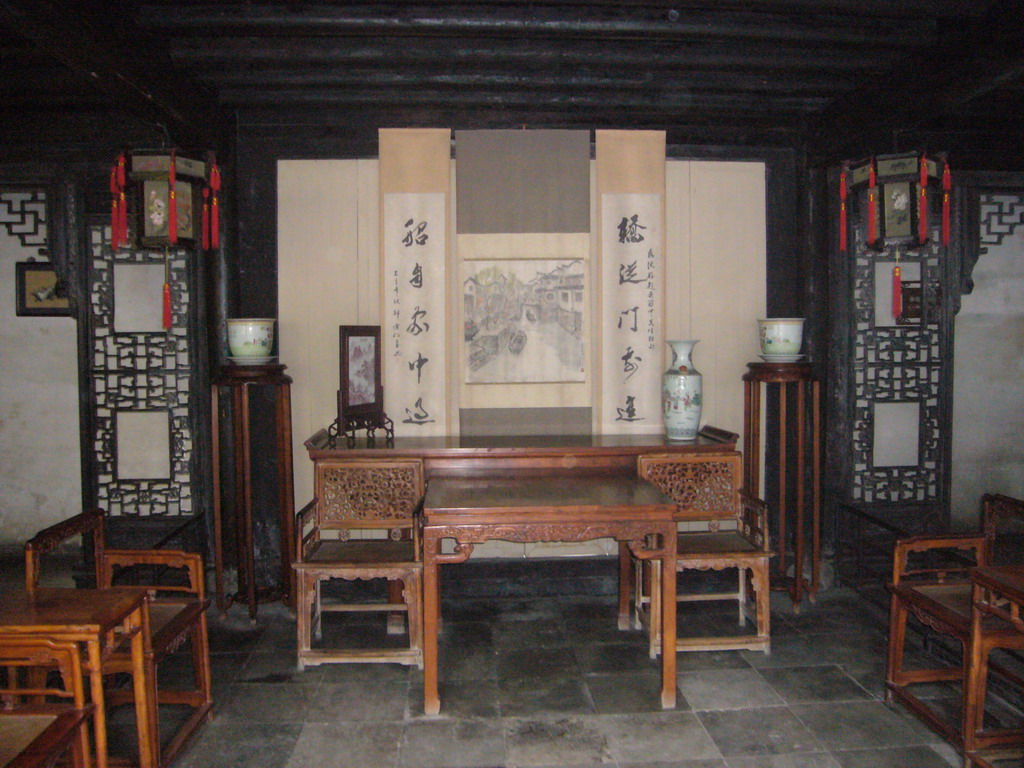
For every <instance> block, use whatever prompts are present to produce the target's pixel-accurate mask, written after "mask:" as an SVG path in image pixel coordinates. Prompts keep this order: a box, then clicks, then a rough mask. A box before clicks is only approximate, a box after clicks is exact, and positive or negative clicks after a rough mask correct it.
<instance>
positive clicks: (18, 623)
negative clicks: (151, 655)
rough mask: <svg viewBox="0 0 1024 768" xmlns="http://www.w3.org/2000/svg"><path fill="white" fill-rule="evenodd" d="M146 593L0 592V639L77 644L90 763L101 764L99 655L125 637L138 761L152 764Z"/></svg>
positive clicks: (152, 686)
mask: <svg viewBox="0 0 1024 768" xmlns="http://www.w3.org/2000/svg"><path fill="white" fill-rule="evenodd" d="M147 596H148V591H147V590H146V589H145V588H143V587H113V588H111V589H70V588H40V589H38V590H36V593H35V597H30V596H29V594H28V593H27V592H20V591H19V592H14V593H5V594H4V597H3V600H0V643H2V642H3V641H4V640H5V639H8V638H24V637H39V638H44V639H45V638H48V639H52V640H55V641H64V642H68V641H70V642H75V643H81V644H82V645H83V646H84V648H85V671H86V672H87V673H88V675H89V682H90V689H91V691H90V692H91V697H92V701H93V703H94V704H95V707H96V708H95V710H94V712H93V728H94V731H95V738H96V765H97V766H98V768H107V766H108V765H109V755H108V754H107V723H106V720H107V715H106V711H105V708H104V701H103V659H104V658H105V657H106V656H108V655H109V654H110V653H111V652H112V651H113V650H114V648H116V647H117V646H118V645H120V644H121V643H122V642H124V641H125V640H128V641H129V642H130V643H131V653H132V686H133V688H134V693H135V719H136V728H137V731H138V737H139V764H140V766H141V768H154V767H155V766H156V764H157V748H156V747H157V745H156V741H155V738H154V734H155V730H154V727H155V723H156V681H155V680H150V679H149V675H147V674H146V664H145V654H146V651H147V649H146V639H147V637H148V633H147V632H145V631H144V630H143V625H144V622H146V621H147V620H148V617H147V616H146V613H145V605H146V599H147Z"/></svg>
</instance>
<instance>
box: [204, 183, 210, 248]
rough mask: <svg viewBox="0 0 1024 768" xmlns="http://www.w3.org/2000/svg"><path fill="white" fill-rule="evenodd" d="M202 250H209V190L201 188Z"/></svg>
mask: <svg viewBox="0 0 1024 768" xmlns="http://www.w3.org/2000/svg"><path fill="white" fill-rule="evenodd" d="M202 230H203V250H204V251H208V250H210V189H209V187H203V224H202Z"/></svg>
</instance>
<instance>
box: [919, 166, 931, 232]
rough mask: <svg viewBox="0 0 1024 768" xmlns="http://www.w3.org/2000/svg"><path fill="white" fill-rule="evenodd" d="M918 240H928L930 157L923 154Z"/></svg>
mask: <svg viewBox="0 0 1024 768" xmlns="http://www.w3.org/2000/svg"><path fill="white" fill-rule="evenodd" d="M917 196H918V197H917V199H918V204H917V242H918V243H920V244H921V245H924V244H925V243H927V242H928V158H926V157H925V156H924V155H921V180H920V181H919V182H918V191H917Z"/></svg>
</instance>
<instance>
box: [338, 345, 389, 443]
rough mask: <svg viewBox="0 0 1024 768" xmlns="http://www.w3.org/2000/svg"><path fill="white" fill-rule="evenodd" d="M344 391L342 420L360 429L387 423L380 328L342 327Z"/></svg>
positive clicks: (340, 395) (340, 404) (340, 400)
mask: <svg viewBox="0 0 1024 768" xmlns="http://www.w3.org/2000/svg"><path fill="white" fill-rule="evenodd" d="M339 351H340V357H341V389H339V390H338V420H339V422H341V423H342V424H351V423H358V424H360V425H361V427H360V428H365V427H367V426H370V425H373V426H382V425H383V423H384V418H385V416H384V385H383V382H382V381H381V375H380V371H381V348H380V326H379V325H343V326H341V327H340V345H339Z"/></svg>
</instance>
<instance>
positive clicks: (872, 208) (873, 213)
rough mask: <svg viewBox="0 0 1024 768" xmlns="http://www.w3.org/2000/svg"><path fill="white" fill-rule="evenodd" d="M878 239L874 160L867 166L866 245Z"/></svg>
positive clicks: (872, 243)
mask: <svg viewBox="0 0 1024 768" xmlns="http://www.w3.org/2000/svg"><path fill="white" fill-rule="evenodd" d="M877 239H878V190H877V189H876V188H875V160H874V158H872V159H871V165H870V166H869V167H868V245H874V244H875V241H876V240H877Z"/></svg>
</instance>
